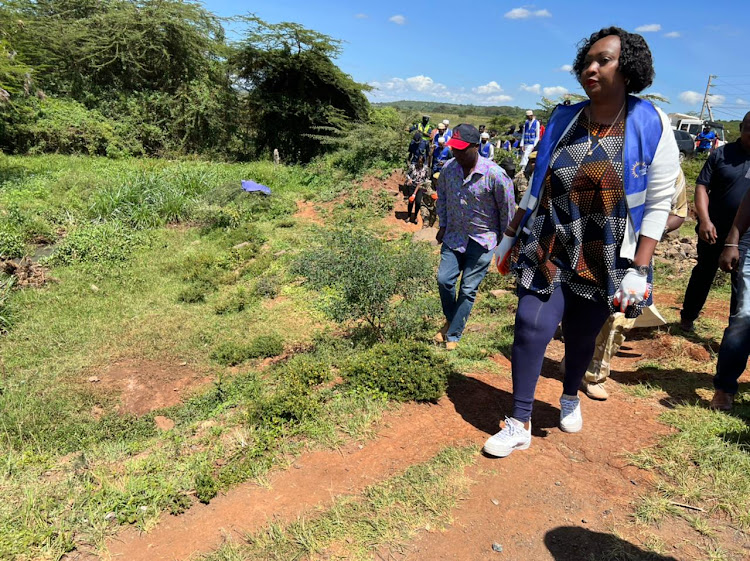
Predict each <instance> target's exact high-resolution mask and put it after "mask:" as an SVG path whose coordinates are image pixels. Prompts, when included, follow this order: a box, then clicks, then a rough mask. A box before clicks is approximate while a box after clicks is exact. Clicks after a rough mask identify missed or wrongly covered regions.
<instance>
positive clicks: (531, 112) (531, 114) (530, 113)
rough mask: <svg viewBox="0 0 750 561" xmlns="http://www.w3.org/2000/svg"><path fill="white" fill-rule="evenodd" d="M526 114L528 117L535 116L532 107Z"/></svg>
mask: <svg viewBox="0 0 750 561" xmlns="http://www.w3.org/2000/svg"><path fill="white" fill-rule="evenodd" d="M526 116H527V117H533V116H534V112H533V111H532V110H531V109H529V110H528V111H526Z"/></svg>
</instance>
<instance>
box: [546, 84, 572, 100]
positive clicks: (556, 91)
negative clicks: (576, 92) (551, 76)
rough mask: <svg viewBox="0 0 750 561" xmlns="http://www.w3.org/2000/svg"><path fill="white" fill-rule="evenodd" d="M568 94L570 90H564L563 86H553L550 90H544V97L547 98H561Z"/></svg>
mask: <svg viewBox="0 0 750 561" xmlns="http://www.w3.org/2000/svg"><path fill="white" fill-rule="evenodd" d="M566 93H568V88H563V87H562V86H551V87H549V88H544V95H545V96H546V97H559V96H561V95H565V94H566Z"/></svg>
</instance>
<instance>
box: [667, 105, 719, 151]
mask: <svg viewBox="0 0 750 561" xmlns="http://www.w3.org/2000/svg"><path fill="white" fill-rule="evenodd" d="M669 120H670V122H671V123H672V128H673V129H674V130H678V131H685V132H687V133H689V134H690V136H692V137H693V140H695V137H696V136H697V135H698V133H700V132H701V131H702V130H703V127H704V126H706V125H707V126H709V127H711V129H713V131H714V132H715V133H716V138H717V142H716V146H714V148H718V147H719V146H724V145H725V144H726V139H725V138H724V126H723V125H722V124H721V123H717V122H715V121H705V120H703V119H699V118H698V117H695V116H694V115H686V114H685V113H670V114H669Z"/></svg>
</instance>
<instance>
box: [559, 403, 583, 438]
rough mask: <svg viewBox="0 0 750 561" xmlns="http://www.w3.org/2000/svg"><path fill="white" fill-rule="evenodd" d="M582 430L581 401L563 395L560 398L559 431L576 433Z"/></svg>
mask: <svg viewBox="0 0 750 561" xmlns="http://www.w3.org/2000/svg"><path fill="white" fill-rule="evenodd" d="M582 428H583V416H582V415H581V400H580V399H578V397H574V396H570V395H565V394H563V396H562V397H561V398H560V429H561V430H563V431H564V432H578V431H579V430H581V429H582Z"/></svg>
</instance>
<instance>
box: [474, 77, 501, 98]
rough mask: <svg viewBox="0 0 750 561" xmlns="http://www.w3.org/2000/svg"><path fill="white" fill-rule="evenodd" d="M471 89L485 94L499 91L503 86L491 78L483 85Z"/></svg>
mask: <svg viewBox="0 0 750 561" xmlns="http://www.w3.org/2000/svg"><path fill="white" fill-rule="evenodd" d="M471 91H473V92H476V93H478V94H483V95H485V94H492V93H499V92H501V91H503V88H502V87H501V86H500V84H498V83H497V82H495V81H494V80H493V81H491V82H489V83H487V84H485V85H484V86H478V87H476V88H472V90H471Z"/></svg>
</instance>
